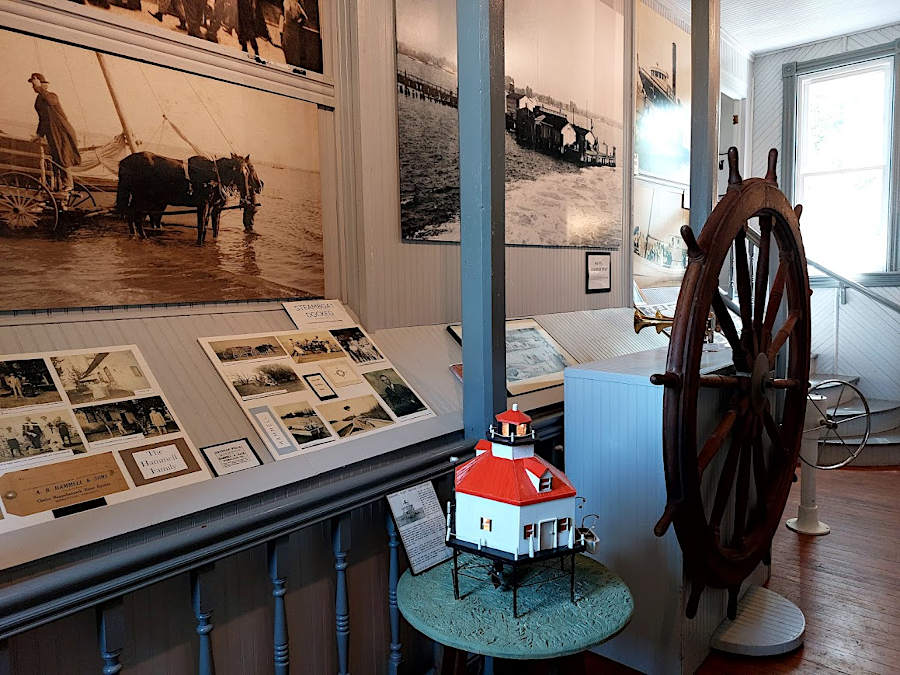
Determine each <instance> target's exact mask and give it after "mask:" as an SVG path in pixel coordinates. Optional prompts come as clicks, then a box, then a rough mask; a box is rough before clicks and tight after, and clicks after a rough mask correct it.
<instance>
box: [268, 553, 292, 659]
mask: <svg viewBox="0 0 900 675" xmlns="http://www.w3.org/2000/svg"><path fill="white" fill-rule="evenodd" d="M287 545H288V537H287V536H284V537H279V538H278V539H275V540H274V541H270V542H269V543H268V545H267V547H266V551H267V553H268V563H269V578H270V579H271V580H272V597H273V598H274V599H275V607H274V610H273V612H274V614H273V622H272V623H273V638H274V639H273V643H274V645H275V675H288V673H289V672H290V642H289V638H288V627H287V610H286V607H285V602H284V595H285V593H287V588H286V586H287V575H288V573H287V567H288V566H287V559H288V556H287Z"/></svg>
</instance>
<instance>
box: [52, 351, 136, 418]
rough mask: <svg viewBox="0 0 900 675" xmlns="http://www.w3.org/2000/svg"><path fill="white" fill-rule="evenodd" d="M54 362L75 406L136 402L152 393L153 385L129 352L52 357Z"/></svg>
mask: <svg viewBox="0 0 900 675" xmlns="http://www.w3.org/2000/svg"><path fill="white" fill-rule="evenodd" d="M50 362H51V363H52V364H53V367H54V369H55V370H56V373H57V374H58V375H59V380H60V382H62V385H63V390H64V391H65V392H66V396H68V397H69V402H70V403H71V404H72V405H79V404H81V403H90V402H92V401H106V400H110V399H116V398H132V397H134V396H135V395H136V394H138V393H140V392H145V391H147V390H149V389H150V381H149V380H148V379H147V376H146V375H145V374H144V371H143V368H142V366H141V364H140V363H138V360H137V358H136V357H135V355H134V353H133V352H132V351H131V350H129V349H123V350H120V351H113V352H94V353H88V354H69V355H66V356H52V357H50Z"/></svg>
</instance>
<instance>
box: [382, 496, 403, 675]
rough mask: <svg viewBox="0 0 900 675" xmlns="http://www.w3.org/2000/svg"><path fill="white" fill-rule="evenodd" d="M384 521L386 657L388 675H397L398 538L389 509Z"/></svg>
mask: <svg viewBox="0 0 900 675" xmlns="http://www.w3.org/2000/svg"><path fill="white" fill-rule="evenodd" d="M385 521H386V526H387V533H388V548H389V550H390V563H389V567H388V614H389V615H390V620H391V644H390V650H391V654H390V656H389V657H388V675H398V673H399V672H400V664H401V663H402V662H403V654H402V653H401V651H400V650H401V648H402V647H403V645H402V644H400V610H399V609H398V607H397V582H398V581H399V580H400V536H399V534H398V532H397V526H396V525H395V524H394V518H393V516H392V515H391V512H390V509H386V512H385Z"/></svg>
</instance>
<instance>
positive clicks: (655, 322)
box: [634, 309, 675, 333]
mask: <svg viewBox="0 0 900 675" xmlns="http://www.w3.org/2000/svg"><path fill="white" fill-rule="evenodd" d="M674 321H675V319H673V318H671V317H668V316H663V315H662V314H661V313H660V312H659V311H657V312H656V316H655V317H653V316H647V315H646V314H643V313H641V310H639V309H635V310H634V332H635V333H640V332H641V331H642V330H644V329H645V328H646V327H647V326H655V327H656V332H657V333H662V332H663V331H664V330H665V329H666V328H671V327H672V323H673V322H674Z"/></svg>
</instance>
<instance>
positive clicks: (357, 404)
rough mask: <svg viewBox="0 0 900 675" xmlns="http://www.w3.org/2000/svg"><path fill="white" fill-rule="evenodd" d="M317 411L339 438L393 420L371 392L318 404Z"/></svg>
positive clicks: (372, 428) (381, 425)
mask: <svg viewBox="0 0 900 675" xmlns="http://www.w3.org/2000/svg"><path fill="white" fill-rule="evenodd" d="M319 412H320V413H322V416H323V417H324V418H325V419H326V420H328V423H329V424H330V425H331V428H332V429H334V430H335V432H337V435H338V436H340V437H341V438H347V437H349V436H355V435H357V434H362V433H366V432H367V431H375V430H376V429H383V428H384V427H386V426H388V425H390V424H393V423H394V420H392V419H391V416H390V415H389V414H388V412H387V411H386V410H385V409H384V408H382V407H381V404H380V403H379V402H378V400H377V399H376V398H375V397H374V396H372V395H371V394H366V395H365V396H359V397H357V398H351V399H347V400H345V401H332V402H331V403H324V404H322V405H320V406H319Z"/></svg>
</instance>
